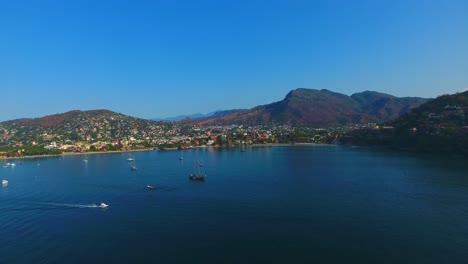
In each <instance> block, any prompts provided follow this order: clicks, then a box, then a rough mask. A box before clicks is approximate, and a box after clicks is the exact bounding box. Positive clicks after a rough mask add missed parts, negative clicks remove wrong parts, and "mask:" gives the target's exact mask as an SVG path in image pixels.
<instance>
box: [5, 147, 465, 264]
mask: <svg viewBox="0 0 468 264" xmlns="http://www.w3.org/2000/svg"><path fill="white" fill-rule="evenodd" d="M183 155H184V160H182V161H180V160H179V159H178V157H179V156H180V152H178V151H151V152H138V153H135V154H134V157H135V160H136V162H135V165H136V166H137V167H138V170H137V171H136V172H135V171H131V170H130V165H131V163H129V162H127V160H126V159H127V158H128V157H129V154H128V153H119V154H97V155H89V156H87V157H86V156H65V157H54V158H48V159H31V160H24V161H15V162H16V163H17V166H16V167H10V168H0V178H2V179H7V180H8V181H9V185H8V186H7V187H3V188H2V189H0V263H468V173H467V172H468V165H465V164H466V159H465V160H463V159H462V158H457V157H432V156H427V155H417V154H408V153H398V152H391V151H384V150H371V149H365V148H351V147H337V146H275V147H253V148H248V149H247V151H245V152H241V151H239V150H238V149H194V150H188V151H184V152H183ZM85 158H86V159H88V162H84V161H83V159H85ZM198 161H201V162H203V164H204V166H203V167H202V169H203V171H204V172H206V174H207V177H206V181H205V182H191V181H189V180H188V175H189V174H190V173H193V172H195V171H196V170H197V169H196V168H197V166H196V163H197V162H198ZM147 185H154V186H156V190H150V189H148V188H146V186H147ZM101 202H105V203H107V204H109V207H108V208H107V209H101V208H98V207H96V206H95V204H100V203H101Z"/></svg>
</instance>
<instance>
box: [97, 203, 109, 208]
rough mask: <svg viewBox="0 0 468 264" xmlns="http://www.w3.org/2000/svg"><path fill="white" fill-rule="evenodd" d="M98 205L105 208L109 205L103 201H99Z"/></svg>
mask: <svg viewBox="0 0 468 264" xmlns="http://www.w3.org/2000/svg"><path fill="white" fill-rule="evenodd" d="M99 207H101V208H107V207H109V205H108V204H105V203H101V204H100V205H99Z"/></svg>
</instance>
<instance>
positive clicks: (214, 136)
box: [0, 111, 374, 158]
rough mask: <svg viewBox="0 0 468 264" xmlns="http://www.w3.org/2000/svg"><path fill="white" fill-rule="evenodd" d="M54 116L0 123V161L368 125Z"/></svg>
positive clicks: (231, 143)
mask: <svg viewBox="0 0 468 264" xmlns="http://www.w3.org/2000/svg"><path fill="white" fill-rule="evenodd" d="M67 114H68V113H67ZM54 118H55V119H60V118H62V117H61V116H56V117H54ZM54 118H50V117H46V119H45V120H42V122H41V123H40V124H38V123H37V120H34V122H36V123H31V122H29V123H28V122H22V121H21V120H18V121H16V122H15V121H11V122H10V123H6V124H5V123H2V124H0V146H1V148H0V158H8V157H22V156H31V155H58V154H62V153H86V152H108V151H132V150H144V149H185V148H194V147H236V146H242V145H252V144H273V143H276V144H281V143H286V144H289V143H332V142H333V141H334V140H335V139H336V138H337V137H339V136H340V135H341V134H343V133H345V132H347V131H350V130H352V129H357V128H363V127H370V126H373V125H374V124H367V125H356V126H343V127H336V128H327V129H325V128H307V127H302V128H298V127H292V126H289V125H255V126H246V125H223V126H219V125H210V126H203V125H197V124H194V123H192V122H186V121H180V122H168V121H167V122H162V121H159V122H157V121H151V120H145V119H139V118H134V117H129V116H125V115H122V114H118V113H114V112H111V111H101V112H76V113H72V115H71V116H70V117H67V119H66V120H59V122H57V121H56V120H55V119H54Z"/></svg>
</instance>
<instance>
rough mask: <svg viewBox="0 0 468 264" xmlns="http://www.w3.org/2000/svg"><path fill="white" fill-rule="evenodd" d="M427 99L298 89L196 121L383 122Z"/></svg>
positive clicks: (301, 124)
mask: <svg viewBox="0 0 468 264" xmlns="http://www.w3.org/2000/svg"><path fill="white" fill-rule="evenodd" d="M428 100H429V99H424V98H419V97H401V98H399V97H395V96H392V95H388V94H383V93H379V92H373V91H365V92H362V93H356V94H353V95H351V96H348V95H345V94H340V93H335V92H332V91H329V90H315V89H305V88H299V89H296V90H292V91H290V92H289V93H288V94H287V95H286V97H285V98H284V99H283V100H281V101H278V102H274V103H271V104H267V105H261V106H257V107H254V108H252V109H249V110H240V111H234V113H232V114H228V115H224V116H221V117H216V116H213V117H208V118H200V119H198V120H197V122H198V123H199V124H271V123H275V124H290V125H295V126H313V127H328V126H336V125H347V124H353V123H363V122H384V121H388V120H391V119H394V118H396V117H398V116H400V115H402V114H405V113H407V112H408V111H409V110H411V109H412V108H415V107H417V106H419V105H421V104H423V103H425V102H427V101H428Z"/></svg>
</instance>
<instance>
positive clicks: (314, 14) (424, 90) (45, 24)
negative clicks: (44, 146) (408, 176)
mask: <svg viewBox="0 0 468 264" xmlns="http://www.w3.org/2000/svg"><path fill="white" fill-rule="evenodd" d="M467 14H468V1H466V0H461V1H456V0H434V1H431V0H419V1H418V0H402V1H398V0H388V1H386V0H368V1H354V0H353V1H349V0H342V1H325V0H324V1H291V0H284V1H275V0H264V1H255V0H248V1H243V0H235V1H232V0H229V1H228V0H226V1H222V0H213V1H204V0H197V1H193V0H187V1H179V0H164V1H157V0H153V1H117V0H112V1H104V0H99V1H96V0H89V1H85V0H83V1H82V0H78V1H67V0H63V1H48V0H37V1H21V0H14V1H10V0H0V99H1V101H0V105H1V108H0V120H9V119H13V118H20V117H40V116H43V115H46V114H55V113H61V112H66V111H69V110H72V109H81V110H89V109H110V110H114V111H117V112H120V113H124V114H128V115H133V116H137V117H143V118H152V117H169V116H175V115H179V114H191V113H197V112H201V113H204V112H210V111H213V110H216V109H233V108H250V107H253V106H256V105H259V104H265V103H270V102H274V101H278V100H281V99H282V98H283V97H284V96H285V95H286V93H287V92H289V91H290V90H292V89H295V88H299V87H305V88H315V89H328V90H332V91H335V92H340V93H345V94H352V93H355V92H361V91H364V90H375V91H379V92H384V93H390V94H393V95H397V96H421V97H435V96H438V95H441V94H445V93H454V92H460V91H464V90H467V89H468V15H467Z"/></svg>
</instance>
